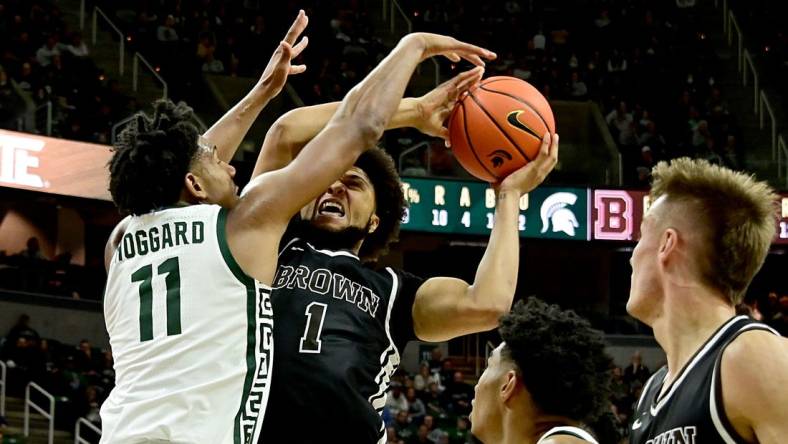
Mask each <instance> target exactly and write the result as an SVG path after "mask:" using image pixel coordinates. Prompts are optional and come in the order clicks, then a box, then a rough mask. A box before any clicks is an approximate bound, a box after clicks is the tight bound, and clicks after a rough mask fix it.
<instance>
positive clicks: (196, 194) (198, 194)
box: [183, 171, 208, 202]
mask: <svg viewBox="0 0 788 444" xmlns="http://www.w3.org/2000/svg"><path fill="white" fill-rule="evenodd" d="M183 184H184V186H185V187H186V192H187V194H188V195H190V196H192V197H193V198H194V199H195V200H196V201H198V202H202V201H204V200H205V199H207V198H208V193H207V192H206V190H205V187H204V186H203V185H202V183H200V178H199V177H197V176H196V175H194V173H192V172H191V171H189V172H188V173H186V176H185V177H184V178H183Z"/></svg>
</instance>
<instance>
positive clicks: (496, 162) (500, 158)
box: [487, 150, 512, 168]
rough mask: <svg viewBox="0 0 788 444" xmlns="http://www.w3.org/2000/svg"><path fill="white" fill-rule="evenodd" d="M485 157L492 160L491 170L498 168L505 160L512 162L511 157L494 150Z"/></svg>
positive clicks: (507, 153)
mask: <svg viewBox="0 0 788 444" xmlns="http://www.w3.org/2000/svg"><path fill="white" fill-rule="evenodd" d="M487 157H489V158H490V159H492V164H493V168H500V167H501V165H503V163H504V161H505V160H512V155H511V154H509V152H508V151H504V150H495V151H493V152H492V153H490V154H488V155H487Z"/></svg>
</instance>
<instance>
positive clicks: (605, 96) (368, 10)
mask: <svg viewBox="0 0 788 444" xmlns="http://www.w3.org/2000/svg"><path fill="white" fill-rule="evenodd" d="M299 8H303V9H305V10H306V11H307V13H308V15H309V17H310V23H309V27H308V28H307V31H306V35H308V36H309V37H310V45H309V47H308V49H307V50H306V51H305V53H304V54H303V56H302V58H303V62H304V63H306V64H307V65H308V70H307V72H306V73H304V74H302V75H299V76H295V77H292V78H291V80H290V82H289V84H288V86H287V88H286V89H285V90H284V91H283V92H282V93H281V94H280V96H279V97H278V98H277V99H276V100H275V101H273V102H272V103H271V104H270V105H269V106H268V107H267V108H266V109H265V110H264V111H263V113H262V114H261V116H260V118H259V119H258V121H257V122H256V123H255V125H254V126H253V128H252V130H251V131H250V132H249V134H248V136H247V138H246V139H245V141H244V142H243V144H242V147H241V149H240V150H239V152H238V154H237V155H236V157H235V159H234V160H233V165H234V166H235V167H236V169H237V171H238V173H237V175H236V182H237V183H238V184H239V185H240V186H243V185H244V184H245V183H246V181H248V178H249V175H250V173H251V169H252V167H253V165H254V162H255V158H256V155H257V150H258V148H259V146H260V145H261V143H262V140H263V137H264V135H265V132H266V130H267V128H268V127H269V126H270V125H271V123H272V122H273V121H274V120H275V119H276V118H277V117H278V116H280V115H281V114H283V113H284V112H286V111H287V110H289V109H292V108H294V107H297V106H302V105H311V104H317V103H322V102H327V101H335V100H341V98H342V97H343V95H344V94H345V93H346V92H347V91H348V90H349V89H350V88H351V87H352V86H353V85H355V84H356V83H357V82H358V81H359V80H360V79H362V78H363V76H364V75H365V74H366V73H367V72H368V71H369V70H370V69H371V68H372V67H374V66H375V65H376V64H377V62H378V61H379V60H380V59H381V58H382V57H383V56H384V55H385V54H386V53H387V52H388V50H389V49H390V48H391V47H392V46H393V45H394V44H395V43H396V41H397V40H398V39H399V38H400V37H401V36H402V35H404V34H405V33H407V32H409V31H430V32H438V33H444V34H449V35H452V36H455V37H457V38H460V39H462V40H465V41H469V42H472V43H475V44H479V45H481V46H485V47H488V48H490V49H492V50H494V51H496V52H497V53H498V56H499V57H498V60H496V61H495V62H493V63H490V64H488V66H487V69H486V74H485V75H486V76H492V75H508V76H514V77H519V78H521V79H524V80H527V81H528V82H530V83H532V84H533V85H535V86H536V87H537V88H538V89H539V90H540V91H542V93H543V94H544V95H545V96H546V97H548V98H549V100H550V102H551V106H552V107H553V110H554V112H555V115H556V122H557V131H558V133H559V134H561V158H560V160H559V165H558V167H557V169H556V171H555V172H554V173H553V174H552V175H551V176H550V177H549V178H548V179H547V181H546V184H545V189H546V190H547V191H545V192H543V193H542V194H538V193H532V196H531V198H530V200H529V202H528V208H527V209H524V215H525V217H524V218H523V220H524V222H522V225H523V228H524V231H523V237H522V242H521V269H520V277H519V283H518V291H517V296H516V299H520V298H524V297H527V296H529V295H536V296H538V297H540V298H542V299H544V300H546V301H549V302H552V303H557V304H560V305H561V306H562V307H565V308H572V309H574V310H576V311H577V312H578V313H579V314H581V315H583V316H585V317H587V318H588V319H589V320H591V322H592V324H593V325H594V326H595V327H596V328H599V329H600V330H603V331H604V332H605V333H606V335H607V338H608V342H609V344H610V349H609V350H610V353H611V354H612V355H613V356H614V358H615V361H616V362H615V364H616V368H615V369H612V370H611V371H612V373H613V375H614V376H613V377H614V380H615V381H616V390H617V391H616V393H615V395H614V397H613V398H612V399H611V412H610V417H611V418H612V422H613V423H614V424H616V429H617V430H616V431H617V432H618V433H620V434H622V435H624V436H623V437H622V440H621V442H626V437H625V435H626V430H627V429H628V427H626V424H627V421H628V419H629V418H628V414H629V413H630V412H631V410H632V402H633V399H636V396H637V394H638V393H639V391H638V390H639V389H640V387H641V386H642V382H643V379H644V378H645V377H646V376H648V370H645V372H644V371H642V370H640V367H639V365H632V362H638V361H639V359H642V362H643V364H645V367H647V368H648V369H651V370H656V369H657V368H658V367H659V366H661V365H662V363H663V360H664V356H663V355H662V354H661V352H660V350H659V349H658V347H657V345H656V343H655V342H654V341H653V339H652V337H651V335H650V330H649V329H648V328H647V327H646V326H645V325H643V324H640V323H639V322H637V321H635V320H634V319H632V318H631V317H629V316H628V315H627V314H626V310H625V304H626V300H627V297H628V294H629V276H630V272H631V270H630V267H629V262H628V261H629V258H630V255H631V251H632V249H633V248H634V245H635V241H636V240H637V235H638V232H639V228H638V227H637V224H638V223H639V220H640V218H641V217H642V213H643V208H644V202H643V197H644V194H645V191H647V189H648V183H649V171H650V168H651V166H653V165H654V164H655V163H656V162H658V161H660V160H668V159H672V158H676V157H680V156H692V157H701V158H706V159H708V160H709V161H711V162H714V163H718V164H721V165H725V166H728V167H730V168H734V169H738V170H743V171H747V172H749V173H752V174H755V175H756V176H757V177H758V178H759V179H763V180H768V181H769V182H770V183H771V184H772V186H774V187H775V188H777V189H778V190H781V193H782V196H783V202H782V208H781V214H780V215H779V216H780V218H781V219H780V224H781V225H780V226H778V227H777V229H776V237H775V242H774V244H773V247H772V249H771V251H770V254H769V256H768V258H767V260H766V263H765V265H764V267H763V269H762V271H761V272H760V273H759V275H758V276H757V277H756V279H755V281H754V282H753V284H752V285H751V287H750V289H749V291H748V293H747V297H746V301H745V302H746V306H744V307H742V308H741V310H742V312H745V313H750V312H752V311H753V310H755V311H756V312H757V313H760V314H761V315H762V316H763V319H764V320H765V321H766V322H768V323H770V324H771V325H773V326H774V327H775V328H777V329H778V330H780V331H781V332H782V334H783V335H785V333H786V331H788V321H786V316H787V315H788V281H786V273H785V271H786V270H788V255H786V253H788V147H787V146H786V143H785V137H786V136H787V135H788V134H786V133H785V129H786V123H788V120H786V105H787V104H788V89H786V88H787V87H786V82H785V81H784V80H785V79H786V78H788V30H786V29H785V26H784V25H783V24H782V23H781V20H780V18H781V17H785V14H786V12H788V11H786V9H788V6H786V5H785V4H784V2H781V1H780V0H749V1H747V2H744V1H743V0H718V1H715V0H675V1H660V2H651V1H646V0H551V1H544V0H507V1H498V0H496V1H488V2H475V1H470V0H437V1H429V2H423V1H416V0H396V1H395V0H380V1H376V0H327V1H316V0H303V1H293V0H288V1H281V2H266V1H263V0H243V1H242V0H238V1H221V0H147V1H137V0H93V1H89V0H84V1H81V0H56V1H55V0H52V1H47V0H0V36H2V38H0V128H2V129H3V130H2V131H0V153H1V155H0V196H2V198H0V334H2V335H5V336H4V338H3V339H0V361H2V362H3V364H2V365H3V367H2V368H0V370H2V373H0V376H3V378H0V379H3V380H4V382H5V384H4V387H5V390H6V392H7V394H8V397H7V399H6V401H5V403H3V402H2V400H0V436H3V438H2V439H3V440H4V441H2V442H25V438H24V437H23V436H22V434H23V433H22V430H21V429H22V417H23V414H22V413H21V411H22V407H23V399H24V396H25V393H24V392H25V387H26V386H27V383H28V382H29V381H34V382H36V383H37V384H38V385H39V386H41V387H42V388H44V389H45V390H47V391H48V392H49V393H52V394H53V395H54V398H53V399H54V401H55V402H54V404H55V411H56V417H55V421H54V425H55V429H56V430H55V432H54V433H55V437H56V440H55V442H67V441H73V433H74V427H75V422H76V421H77V420H78V419H79V418H83V417H84V418H87V422H90V423H94V424H95V425H99V424H98V422H97V421H98V410H97V409H98V407H99V406H100V403H101V401H102V400H103V398H104V397H105V396H106V395H107V393H108V391H109V389H110V388H111V387H112V384H113V377H114V374H113V372H112V367H111V363H112V357H111V352H109V350H108V341H107V338H106V332H105V331H104V328H103V319H102V315H101V298H102V291H103V285H104V281H105V279H106V273H105V271H104V267H103V248H104V244H105V242H106V239H107V237H108V235H109V233H110V232H111V230H112V228H113V227H114V224H115V223H117V222H118V221H119V220H120V217H119V215H118V213H117V211H116V210H115V209H114V206H113V205H112V203H111V202H110V201H108V200H107V196H108V194H107V192H106V188H105V184H104V183H102V182H101V180H102V174H103V171H104V170H103V168H104V165H105V163H106V160H107V151H108V145H111V143H112V141H113V138H114V137H115V136H116V135H117V134H118V132H119V130H120V129H122V127H123V125H124V124H125V123H126V122H127V119H128V117H129V116H131V115H132V114H133V113H134V112H135V111H137V110H144V109H148V108H149V104H150V102H151V101H152V100H155V99H156V98H159V97H162V96H167V97H169V98H171V99H174V100H184V101H186V102H187V103H188V104H190V105H191V106H192V107H194V109H195V110H196V112H197V114H198V116H199V118H200V122H198V125H202V126H203V127H204V126H205V125H206V124H207V125H210V124H211V123H212V122H214V121H215V120H216V119H217V118H218V117H219V116H221V115H222V114H223V113H224V112H225V111H226V110H228V109H229V107H230V106H232V104H234V103H235V102H236V101H237V100H238V99H239V98H240V97H242V96H243V95H244V94H245V93H246V92H247V91H248V90H249V89H250V88H251V87H252V85H253V84H254V83H255V82H256V80H257V78H258V76H259V74H260V73H261V71H262V68H263V67H264V66H265V64H266V63H267V61H268V58H269V56H270V54H271V52H272V51H273V49H274V47H275V45H276V44H277V43H278V36H280V35H282V34H283V32H284V30H285V27H286V26H287V25H288V24H289V18H290V17H292V16H294V15H295V13H296V11H297V10H298V9H299ZM462 68H463V66H454V65H453V64H451V63H450V62H448V61H447V60H437V59H435V60H432V61H426V62H425V63H423V64H422V66H421V68H420V69H419V71H418V72H417V73H416V74H415V75H414V78H413V79H412V81H411V85H410V87H409V89H408V93H407V94H408V95H411V96H418V95H421V94H424V93H425V92H427V91H429V90H430V89H431V88H433V87H434V86H435V85H436V84H437V83H439V82H442V81H444V80H446V79H448V78H450V77H451V76H452V75H453V73H456V72H457V70H458V69H462ZM381 146H383V147H384V148H385V149H386V150H387V151H388V152H390V153H391V154H392V156H393V157H394V158H395V159H396V161H397V163H398V167H399V169H400V172H401V175H402V176H403V180H404V182H405V183H407V184H408V189H409V190H410V191H409V192H408V193H407V197H408V199H409V201H410V203H411V210H410V216H409V217H410V219H409V221H408V222H407V223H406V224H404V225H403V231H402V234H401V236H400V237H401V240H400V242H399V244H398V245H397V246H396V247H395V248H394V249H393V250H392V252H391V253H390V254H389V255H388V256H387V257H385V258H384V259H383V261H382V264H381V265H395V266H399V267H404V268H405V269H407V270H409V271H411V272H414V273H417V274H420V275H422V276H425V277H429V276H435V275H451V276H457V277H461V278H465V279H467V280H472V278H473V275H474V273H475V269H476V265H477V264H478V261H479V259H480V258H481V256H482V253H483V251H484V247H485V245H486V244H485V242H486V236H485V235H484V233H486V232H489V230H488V228H487V224H488V223H489V221H488V220H487V213H489V212H490V211H491V210H489V208H487V206H486V205H485V188H486V187H485V186H483V185H480V184H478V183H473V182H472V179H471V178H470V176H468V175H467V173H465V172H464V171H463V170H462V168H461V167H460V166H459V165H458V164H457V163H456V161H455V160H454V159H453V157H452V154H451V151H449V150H446V149H445V148H444V147H443V144H442V141H440V140H434V139H430V138H427V137H425V136H422V135H420V134H419V133H418V132H416V131H415V130H410V129H402V130H393V131H389V132H387V133H386V134H385V136H384V138H383V139H382V140H381ZM87 165H89V166H87ZM75 172H76V173H75ZM463 187H467V188H468V190H470V195H471V201H472V202H471V204H470V206H467V205H465V204H466V203H467V202H464V200H463V199H461V194H462V193H463ZM559 191H560V192H566V193H570V194H573V195H574V196H575V198H576V201H575V200H572V201H571V203H568V204H567V208H568V209H569V210H570V211H571V214H572V217H574V219H575V221H574V223H573V222H572V220H571V217H569V216H568V215H566V214H564V215H565V216H566V217H569V219H563V220H561V219H560V217H558V216H555V217H554V215H552V214H548V215H547V216H545V214H544V211H541V212H540V210H542V208H540V204H541V203H542V202H544V200H545V198H546V196H547V194H549V193H550V192H559ZM611 199H612V200H611ZM461 200H463V202H461ZM611 202H613V204H611ZM466 212H467V213H468V215H467V216H466ZM567 220H569V222H568V224H569V226H567V225H566V224H567ZM526 225H527V227H525V226H526ZM540 227H541V228H543V229H542V230H540ZM22 315H27V316H29V320H27V321H25V318H24V317H23V316H22ZM497 341H498V338H497V337H496V333H494V332H491V333H488V334H482V335H475V336H470V337H466V338H461V339H457V340H453V341H450V342H449V343H448V344H440V345H438V346H437V347H435V345H430V344H412V345H411V346H409V349H408V352H407V353H406V355H405V357H404V361H403V370H402V371H401V374H400V375H399V376H398V379H397V381H396V384H395V385H402V386H403V387H404V388H409V387H410V386H413V385H414V384H415V387H414V389H416V390H415V393H414V394H415V398H414V399H413V400H411V405H412V404H418V403H417V402H415V399H419V398H420V399H422V401H421V402H422V403H423V404H424V405H425V406H427V408H426V413H422V414H418V413H416V414H414V413H413V412H410V413H408V414H407V415H405V418H404V419H402V418H399V417H397V414H396V413H397V409H396V408H395V407H394V406H392V407H391V408H390V409H389V410H390V411H388V412H387V415H388V416H387V418H389V419H390V424H391V427H392V431H391V432H390V433H393V435H394V436H393V437H392V438H391V442H398V441H400V440H401V441H402V442H405V443H406V444H407V443H411V442H452V443H454V442H457V443H464V442H470V441H469V440H470V438H469V437H468V436H467V435H468V433H467V430H466V429H467V419H466V418H465V417H464V415H467V413H468V412H467V409H466V404H467V401H469V397H471V396H472V393H473V392H472V390H470V388H471V387H472V385H470V384H473V383H474V382H475V380H476V378H477V377H478V374H479V371H480V369H482V368H483V366H484V359H485V358H486V356H485V354H486V352H487V350H488V349H489V345H490V344H496V345H497ZM637 356H641V358H638V357H637ZM422 362H426V363H427V366H428V367H429V369H430V370H429V374H428V376H426V378H427V379H426V380H425V378H421V382H419V378H418V377H417V375H418V373H419V371H420V364H421V363H422ZM446 362H448V364H447V363H446ZM457 371H459V372H460V375H459V376H458V377H456V376H455V373H456V372H457ZM429 375H432V376H429ZM432 378H434V379H432ZM429 382H435V386H436V388H435V389H434V390H435V393H432V394H431V393H430V384H429ZM396 390H400V388H397V389H396ZM469 390H470V391H469ZM406 392H407V390H403V396H405V395H404V393H406ZM440 392H443V393H440ZM32 396H33V398H34V400H35V402H36V403H38V404H39V405H44V406H45V410H46V409H47V407H46V406H47V405H48V403H47V401H46V400H45V399H44V397H41V396H39V394H37V393H36V392H35V390H34V393H33V395H32ZM3 404H5V410H3ZM406 405H407V404H406ZM406 410H408V411H410V410H411V409H410V408H406ZM425 416H433V417H434V421H430V420H427V421H425V419H424V417H425ZM403 421H404V422H403ZM48 423H49V422H48V420H47V419H46V418H45V417H44V416H41V415H38V414H36V415H34V416H33V423H32V424H33V432H32V433H31V436H30V437H29V438H28V439H27V442H29V443H36V442H45V441H43V440H44V439H45V438H46V437H47V434H48V431H47V428H48ZM425 423H428V424H429V427H426V429H427V430H426V432H425V431H424V430H422V429H423V427H421V426H422V425H424V424H425ZM88 427H89V426H87V425H84V423H83V426H82V432H80V433H84V436H83V437H84V438H85V439H87V440H88V441H89V442H96V441H95V435H91V434H92V433H94V432H92V431H87V432H86V431H85V429H86V428H88ZM422 435H424V436H422ZM424 439H426V440H427V441H424ZM605 442H607V441H605Z"/></svg>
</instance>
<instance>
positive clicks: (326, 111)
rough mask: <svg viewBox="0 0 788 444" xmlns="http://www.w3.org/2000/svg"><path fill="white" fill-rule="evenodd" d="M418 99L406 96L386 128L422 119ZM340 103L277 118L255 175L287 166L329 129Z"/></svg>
mask: <svg viewBox="0 0 788 444" xmlns="http://www.w3.org/2000/svg"><path fill="white" fill-rule="evenodd" d="M417 102H418V100H417V99H415V98H411V97H408V98H404V99H402V100H401V101H400V103H399V107H397V112H396V113H395V114H394V117H392V118H391V120H390V121H389V123H388V125H386V129H395V128H404V127H408V126H414V125H415V124H416V121H417V119H418V118H419V110H418V105H417ZM340 103H341V102H331V103H322V104H320V105H313V106H305V107H301V108H296V109H294V110H291V111H289V112H287V113H286V114H284V115H283V116H282V117H280V118H279V119H277V121H276V122H274V124H273V125H272V126H271V128H270V129H269V131H268V133H267V134H266V136H265V141H264V142H263V148H262V149H261V150H260V154H259V156H258V158H257V164H256V165H255V169H254V173H253V174H252V177H255V176H258V175H260V174H262V173H265V172H267V171H273V170H277V169H279V168H283V167H285V166H287V164H289V163H290V162H291V161H292V160H293V159H295V156H297V155H298V153H299V152H300V151H301V150H302V149H303V148H304V146H305V145H306V144H307V143H308V142H309V141H310V140H312V139H314V138H315V136H317V134H318V133H319V132H320V131H321V130H322V129H323V128H325V126H326V124H328V122H329V120H331V117H332V116H333V115H334V113H336V111H337V109H338V108H339V105H340Z"/></svg>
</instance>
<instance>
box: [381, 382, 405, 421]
mask: <svg viewBox="0 0 788 444" xmlns="http://www.w3.org/2000/svg"><path fill="white" fill-rule="evenodd" d="M386 407H388V409H389V411H390V412H391V414H392V415H397V414H399V412H406V413H407V411H408V400H407V399H405V395H404V394H403V393H402V384H401V383H399V382H396V381H393V382H392V383H391V389H390V390H389V395H388V397H387V398H386Z"/></svg>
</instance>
